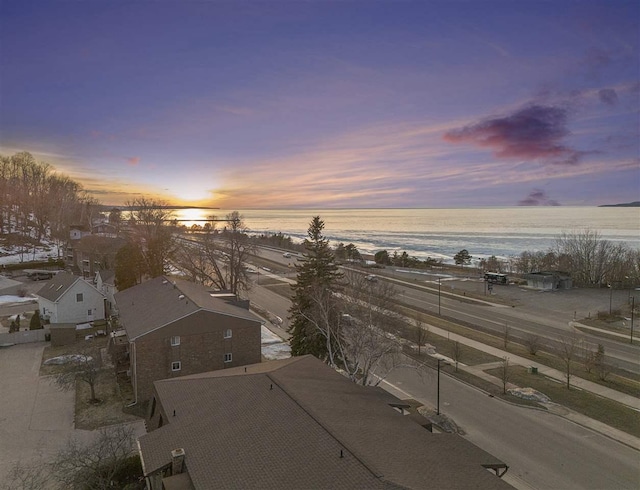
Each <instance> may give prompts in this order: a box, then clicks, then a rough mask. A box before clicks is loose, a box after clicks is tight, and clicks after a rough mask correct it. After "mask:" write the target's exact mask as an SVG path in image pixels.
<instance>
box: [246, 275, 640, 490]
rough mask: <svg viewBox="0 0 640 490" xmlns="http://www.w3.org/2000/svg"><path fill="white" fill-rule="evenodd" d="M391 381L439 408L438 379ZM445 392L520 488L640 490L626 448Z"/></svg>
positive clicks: (541, 415) (453, 412) (462, 387)
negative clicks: (436, 380) (627, 489)
mask: <svg viewBox="0 0 640 490" xmlns="http://www.w3.org/2000/svg"><path fill="white" fill-rule="evenodd" d="M265 289H266V288H262V287H259V288H254V289H253V290H252V291H251V292H250V293H249V295H250V297H251V299H252V301H255V302H256V303H259V304H260V305H261V306H262V307H264V308H267V309H269V310H270V311H273V312H274V313H276V314H278V315H279V316H282V315H281V314H280V313H281V312H283V311H286V309H287V308H288V304H289V303H288V301H287V300H284V299H283V298H282V297H280V296H278V295H276V294H275V293H273V292H271V291H268V290H266V291H265ZM272 301H273V303H272ZM277 312H280V313H277ZM283 318H285V317H283ZM389 381H390V382H391V383H393V384H394V385H397V386H398V387H399V388H401V389H403V390H404V391H405V392H407V393H408V395H406V396H410V397H412V398H415V399H417V400H419V401H421V402H422V403H426V404H429V405H432V406H435V376H431V377H430V378H426V382H425V380H424V379H422V378H421V377H419V376H417V375H416V373H415V371H412V370H397V371H396V372H394V373H393V374H392V376H390V377H389ZM441 390H442V391H441V409H442V412H443V413H445V414H447V415H449V416H451V417H452V418H453V419H454V420H455V421H456V422H457V423H459V424H460V425H462V427H463V428H464V429H465V431H466V433H467V436H466V437H468V438H469V440H471V441H472V442H474V443H475V444H477V445H478V446H479V447H481V448H482V449H484V450H486V451H488V452H490V453H491V454H494V455H495V456H497V457H499V458H501V459H503V460H504V461H505V462H506V463H507V464H508V465H510V466H511V469H510V470H509V473H507V475H508V476H505V478H507V481H509V482H510V483H511V484H512V485H514V486H516V487H517V488H521V489H529V488H540V489H544V488H550V489H551V488H553V489H558V488H563V489H564V488H566V489H573V488H598V489H609V488H611V489H614V488H615V489H618V488H621V489H622V488H638V487H639V486H640V473H639V470H638V468H639V467H640V466H638V463H639V462H640V457H639V453H638V452H637V451H635V450H633V449H631V448H629V447H627V446H624V445H622V444H620V443H618V442H615V441H613V440H611V439H609V438H607V437H605V436H603V435H601V434H598V433H595V432H592V431H591V430H588V429H585V428H583V427H581V426H579V425H576V424H574V423H572V422H569V421H567V420H565V419H562V418H560V417H558V416H555V415H552V414H549V413H546V412H542V411H538V410H533V409H527V408H522V407H519V406H515V405H511V404H508V403H505V402H501V401H499V400H497V399H494V398H489V397H488V396H487V395H486V394H484V393H482V392H480V391H478V390H476V389H474V388H472V387H469V386H468V385H466V384H464V383H460V382H458V381H456V380H453V379H450V378H448V377H446V378H445V377H443V379H442V386H441ZM401 396H402V395H401ZM403 397H404V396H403Z"/></svg>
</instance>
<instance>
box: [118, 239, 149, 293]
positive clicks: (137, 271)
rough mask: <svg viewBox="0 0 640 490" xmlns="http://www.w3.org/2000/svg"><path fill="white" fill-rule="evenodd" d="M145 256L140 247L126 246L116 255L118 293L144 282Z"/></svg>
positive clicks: (132, 243)
mask: <svg viewBox="0 0 640 490" xmlns="http://www.w3.org/2000/svg"><path fill="white" fill-rule="evenodd" d="M143 269H144V256H143V255H142V250H141V248H140V245H138V244H137V243H134V242H129V243H127V244H125V245H124V246H123V247H122V248H121V249H120V250H118V253H117V254H116V268H115V274H116V277H115V282H116V287H117V288H118V291H124V290H125V289H128V288H130V287H132V286H135V285H136V284H140V283H141V282H142V273H143Z"/></svg>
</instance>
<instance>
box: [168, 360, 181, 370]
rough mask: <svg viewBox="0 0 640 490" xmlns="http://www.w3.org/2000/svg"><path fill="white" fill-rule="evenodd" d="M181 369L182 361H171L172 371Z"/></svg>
mask: <svg viewBox="0 0 640 490" xmlns="http://www.w3.org/2000/svg"><path fill="white" fill-rule="evenodd" d="M181 369H182V363H181V362H180V361H173V362H172V363H171V370H172V371H180V370H181Z"/></svg>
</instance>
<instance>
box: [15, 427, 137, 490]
mask: <svg viewBox="0 0 640 490" xmlns="http://www.w3.org/2000/svg"><path fill="white" fill-rule="evenodd" d="M141 477H142V467H141V465H140V459H139V456H138V455H137V454H136V451H135V435H134V432H133V429H132V428H131V427H130V426H124V425H118V426H112V427H106V428H103V429H100V431H99V433H98V435H97V437H96V438H94V439H93V440H92V442H90V443H87V444H83V443H80V442H79V441H77V440H76V439H69V441H68V442H67V444H66V446H65V447H64V448H63V449H61V450H60V451H59V452H58V453H57V454H56V455H55V456H54V458H53V459H52V460H50V461H46V460H43V458H42V456H40V457H39V458H36V460H35V461H32V462H30V463H22V462H18V463H16V464H15V465H14V466H13V468H12V469H11V471H10V473H9V475H8V478H7V479H6V481H5V482H4V486H3V488H6V489H7V490H14V489H15V490H36V489H38V490H40V489H42V488H52V489H59V490H63V489H64V490H111V489H113V488H126V486H127V484H129V483H135V482H137V481H138V480H139V479H140V478H141ZM135 488H138V487H135Z"/></svg>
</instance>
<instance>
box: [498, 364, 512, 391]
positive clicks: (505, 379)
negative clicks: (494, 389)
mask: <svg viewBox="0 0 640 490" xmlns="http://www.w3.org/2000/svg"><path fill="white" fill-rule="evenodd" d="M510 374H511V373H510V371H509V358H508V357H503V358H502V361H501V362H500V380H501V381H502V394H503V395H504V394H505V393H506V392H507V385H508V384H509V375H510Z"/></svg>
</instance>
